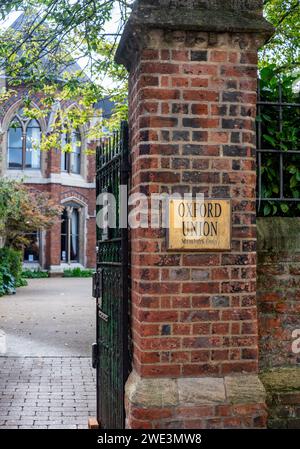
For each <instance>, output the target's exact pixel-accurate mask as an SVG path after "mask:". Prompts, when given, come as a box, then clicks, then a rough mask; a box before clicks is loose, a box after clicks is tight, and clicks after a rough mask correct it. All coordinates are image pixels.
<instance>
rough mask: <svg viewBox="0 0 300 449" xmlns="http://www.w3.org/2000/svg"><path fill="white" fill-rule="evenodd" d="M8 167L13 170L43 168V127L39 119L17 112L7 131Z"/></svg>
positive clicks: (20, 110)
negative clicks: (41, 147) (41, 149)
mask: <svg viewBox="0 0 300 449" xmlns="http://www.w3.org/2000/svg"><path fill="white" fill-rule="evenodd" d="M7 134H8V135H7V167H8V168H9V169H11V170H26V169H27V170H28V169H33V170H36V169H40V168H41V151H40V142H41V127H40V124H39V122H38V121H37V120H35V119H30V118H28V117H25V116H24V113H23V109H19V111H18V112H17V113H16V114H15V116H14V117H13V119H12V120H11V122H10V125H9V129H8V132H7Z"/></svg>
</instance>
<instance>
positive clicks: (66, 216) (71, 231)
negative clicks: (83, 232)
mask: <svg viewBox="0 0 300 449" xmlns="http://www.w3.org/2000/svg"><path fill="white" fill-rule="evenodd" d="M79 222H80V212H79V208H78V207H77V206H73V205H70V206H67V207H65V209H64V210H63V213H62V217H61V261H62V262H65V263H72V262H79V244H80V241H79V227H80V223H79Z"/></svg>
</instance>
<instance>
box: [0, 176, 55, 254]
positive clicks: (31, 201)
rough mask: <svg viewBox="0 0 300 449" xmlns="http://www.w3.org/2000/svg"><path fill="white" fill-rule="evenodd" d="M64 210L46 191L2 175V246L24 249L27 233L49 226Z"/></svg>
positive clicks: (0, 216) (0, 223)
mask: <svg viewBox="0 0 300 449" xmlns="http://www.w3.org/2000/svg"><path fill="white" fill-rule="evenodd" d="M61 210H62V209H61V207H60V206H58V205H56V203H55V202H54V200H52V199H51V198H50V196H49V195H48V194H47V193H42V192H36V191H30V190H28V189H27V188H26V186H25V185H24V184H22V183H19V182H16V181H11V180H7V179H5V178H0V247H7V248H13V249H17V250H22V249H23V248H24V246H25V245H26V244H27V243H28V239H27V235H28V234H30V233H34V232H37V231H39V230H41V229H49V228H50V227H51V226H52V225H53V224H54V223H55V222H56V221H57V220H58V218H59V217H60V214H61Z"/></svg>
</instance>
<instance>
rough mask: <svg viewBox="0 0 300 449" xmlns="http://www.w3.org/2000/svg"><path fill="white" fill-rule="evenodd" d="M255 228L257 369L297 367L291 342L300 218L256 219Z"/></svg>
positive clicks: (297, 322)
mask: <svg viewBox="0 0 300 449" xmlns="http://www.w3.org/2000/svg"><path fill="white" fill-rule="evenodd" d="M258 229H259V240H258V262H259V263H258V267H257V273H258V286H257V305H258V312H259V352H260V359H259V361H260V368H261V369H266V368H267V369H269V368H276V367H282V366H285V367H287V366H297V365H298V364H299V363H300V354H296V353H293V351H292V342H293V340H295V339H296V337H294V338H293V331H294V330H296V329H300V242H299V233H300V219H299V218H278V217H276V218H271V219H270V218H260V219H259V227H258ZM299 336H300V334H299Z"/></svg>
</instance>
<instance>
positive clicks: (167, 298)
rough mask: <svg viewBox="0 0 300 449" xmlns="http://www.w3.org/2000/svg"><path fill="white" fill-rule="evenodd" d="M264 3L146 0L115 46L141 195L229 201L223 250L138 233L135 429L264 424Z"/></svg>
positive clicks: (130, 404)
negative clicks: (259, 92) (260, 290)
mask: <svg viewBox="0 0 300 449" xmlns="http://www.w3.org/2000/svg"><path fill="white" fill-rule="evenodd" d="M204 3H207V8H205V9H203V4H204ZM261 3H262V2H261V1H259V0H249V1H247V2H246V1H240V2H239V1H231V0H225V1H222V2H216V1H213V2H212V1H207V2H204V1H192V0H186V1H184V0H182V1H180V0H177V1H176V0H174V1H165V0H160V1H157V0H156V1H150V0H148V1H146V0H144V1H137V2H136V4H135V7H134V10H133V13H132V15H131V17H130V19H129V21H128V23H127V26H126V29H125V31H124V34H123V37H122V40H121V43H120V46H119V49H118V52H117V56H116V60H117V62H119V63H122V64H124V65H125V66H126V67H127V69H128V71H129V73H130V82H129V84H130V90H129V116H130V131H131V155H132V192H143V193H146V194H147V195H150V193H153V192H157V193H162V192H169V193H174V192H179V193H184V192H190V193H193V194H196V193H198V192H203V193H204V194H205V196H206V198H210V199H220V198H223V199H224V198H229V199H231V200H232V209H233V211H232V223H233V226H232V250H231V251H227V252H193V253H182V252H172V253H170V252H168V251H167V248H166V237H165V232H164V230H162V229H159V230H155V229H137V230H132V242H131V250H132V335H133V346H134V366H133V372H132V374H131V375H130V377H129V379H128V382H127V386H126V413H127V426H128V427H130V428H190V427H192V428H212V427H216V428H221V427H225V428H227V427H237V428H240V427H244V428H248V427H264V426H265V422H266V412H265V392H264V388H263V387H262V384H261V383H260V381H259V379H258V376H257V367H258V363H257V362H258V351H257V318H256V297H255V296H256V247H255V244H256V233H255V220H256V215H255V195H256V186H255V183H256V175H255V103H256V84H257V81H256V78H257V49H258V47H259V46H260V45H262V43H263V41H264V39H265V38H266V36H267V35H269V34H270V32H271V27H270V26H269V24H267V23H266V22H265V20H264V19H263V18H262V15H261ZM201 5H202V6H201Z"/></svg>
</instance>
